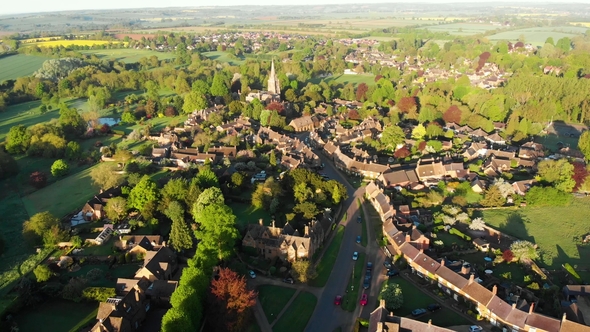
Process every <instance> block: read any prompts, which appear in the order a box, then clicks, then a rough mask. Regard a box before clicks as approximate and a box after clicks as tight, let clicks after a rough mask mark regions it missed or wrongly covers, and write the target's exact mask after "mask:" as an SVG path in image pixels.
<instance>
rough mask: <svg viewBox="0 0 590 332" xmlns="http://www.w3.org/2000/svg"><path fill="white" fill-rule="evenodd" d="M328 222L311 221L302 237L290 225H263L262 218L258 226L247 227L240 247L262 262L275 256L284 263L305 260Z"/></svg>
mask: <svg viewBox="0 0 590 332" xmlns="http://www.w3.org/2000/svg"><path fill="white" fill-rule="evenodd" d="M330 224H331V222H330V221H329V219H328V218H326V217H324V218H322V221H321V222H320V221H317V220H314V221H312V222H310V223H309V224H308V225H306V226H305V227H304V230H303V234H302V235H300V234H299V231H297V230H294V229H293V227H291V225H290V224H288V223H287V224H286V225H285V227H283V228H280V227H275V225H274V221H273V222H272V225H271V226H264V224H263V221H262V219H260V220H259V223H258V224H250V225H248V229H247V231H246V235H245V236H244V238H243V239H242V246H246V247H251V248H254V249H256V250H257V251H258V253H259V254H260V255H262V256H263V257H264V258H265V259H272V258H275V257H278V258H280V259H282V260H285V261H290V262H292V261H296V260H299V259H308V258H311V257H312V256H313V254H314V253H315V251H316V250H317V249H318V248H319V247H320V246H321V245H322V243H323V241H324V239H325V238H326V236H327V234H328V231H329V228H330Z"/></svg>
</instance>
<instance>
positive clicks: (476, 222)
mask: <svg viewBox="0 0 590 332" xmlns="http://www.w3.org/2000/svg"><path fill="white" fill-rule="evenodd" d="M485 225H486V223H485V222H484V221H483V219H482V218H475V219H473V220H472V221H471V224H470V225H469V229H472V230H475V231H483V230H484V229H485V228H484V226H485Z"/></svg>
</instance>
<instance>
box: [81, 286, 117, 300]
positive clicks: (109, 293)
mask: <svg viewBox="0 0 590 332" xmlns="http://www.w3.org/2000/svg"><path fill="white" fill-rule="evenodd" d="M115 296H117V294H116V292H115V289H114V288H108V287H86V288H84V290H83V291H82V298H83V299H84V300H86V301H97V302H105V301H106V300H107V299H108V298H111V297H115Z"/></svg>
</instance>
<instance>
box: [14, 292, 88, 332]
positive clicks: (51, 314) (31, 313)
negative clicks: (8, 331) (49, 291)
mask: <svg viewBox="0 0 590 332" xmlns="http://www.w3.org/2000/svg"><path fill="white" fill-rule="evenodd" d="M97 310H98V304H97V303H96V302H79V303H76V302H73V301H66V300H58V299H54V300H49V301H47V302H45V303H43V304H41V305H39V306H34V307H28V308H26V309H25V310H23V311H21V312H19V313H18V314H17V315H16V316H15V320H16V322H17V324H18V327H19V331H21V332H36V331H46V332H64V331H70V330H74V328H75V327H77V326H78V327H79V325H81V323H84V322H87V321H88V318H89V317H90V316H91V315H94V316H95V317H96V312H97ZM74 331H77V330H74Z"/></svg>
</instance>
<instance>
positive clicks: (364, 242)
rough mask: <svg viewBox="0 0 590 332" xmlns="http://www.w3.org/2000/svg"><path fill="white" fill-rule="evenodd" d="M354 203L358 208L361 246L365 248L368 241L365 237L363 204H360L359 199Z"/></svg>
mask: <svg viewBox="0 0 590 332" xmlns="http://www.w3.org/2000/svg"><path fill="white" fill-rule="evenodd" d="M356 202H357V204H358V207H359V209H360V212H359V213H360V216H361V230H362V235H361V246H363V247H366V246H367V241H368V240H369V238H368V236H367V216H365V212H364V210H363V203H361V199H360V198H357V199H356Z"/></svg>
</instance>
